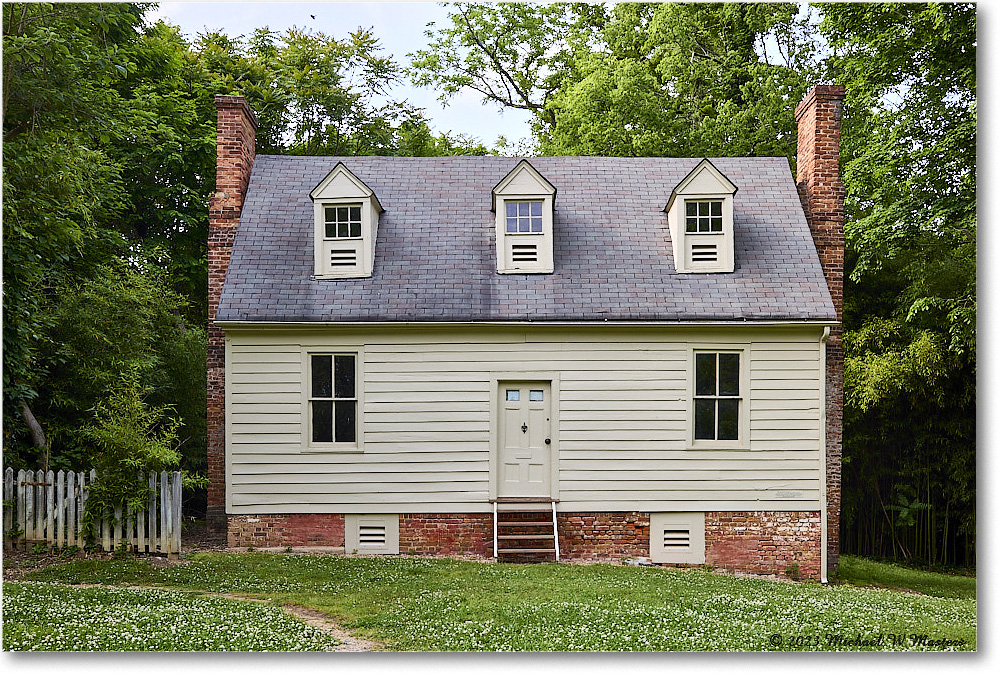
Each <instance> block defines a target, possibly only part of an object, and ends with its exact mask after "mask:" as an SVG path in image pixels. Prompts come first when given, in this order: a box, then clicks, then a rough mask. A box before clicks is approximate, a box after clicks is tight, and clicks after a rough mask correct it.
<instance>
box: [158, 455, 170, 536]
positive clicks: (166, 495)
mask: <svg viewBox="0 0 1000 675" xmlns="http://www.w3.org/2000/svg"><path fill="white" fill-rule="evenodd" d="M169 487H170V485H169V483H168V482H167V472H166V471H161V472H160V553H167V554H169V553H170V535H169V533H170V502H169V501H168V500H169V499H170V492H169Z"/></svg>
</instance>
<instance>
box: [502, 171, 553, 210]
mask: <svg viewBox="0 0 1000 675" xmlns="http://www.w3.org/2000/svg"><path fill="white" fill-rule="evenodd" d="M500 194H509V195H539V196H540V195H551V196H552V199H553V202H554V201H555V195H556V187H555V186H554V185H553V184H552V183H550V182H549V181H548V179H547V178H545V176H543V175H542V174H540V173H538V170H537V169H536V168H535V167H533V166H532V165H531V162H529V161H528V160H526V159H522V160H521V161H520V162H518V163H517V166H515V167H514V168H513V169H511V171H510V173H508V174H507V175H506V176H504V177H503V178H502V179H501V180H500V182H499V183H497V184H496V185H494V186H493V210H494V211H495V210H496V208H497V195H500Z"/></svg>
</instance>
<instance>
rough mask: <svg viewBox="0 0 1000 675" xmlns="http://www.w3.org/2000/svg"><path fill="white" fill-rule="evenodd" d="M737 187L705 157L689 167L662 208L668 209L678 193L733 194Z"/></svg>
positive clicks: (695, 194)
mask: <svg viewBox="0 0 1000 675" xmlns="http://www.w3.org/2000/svg"><path fill="white" fill-rule="evenodd" d="M738 189H739V188H737V187H736V186H735V185H733V182H732V181H731V180H729V178H727V177H726V174H724V173H722V172H721V171H719V170H718V169H717V168H715V165H714V164H712V162H710V161H709V160H708V158H707V157H706V158H705V159H703V160H701V161H700V162H698V165H697V166H696V167H694V168H693V169H691V172H690V173H688V175H686V176H684V178H683V179H682V180H681V182H680V183H678V184H677V186H676V187H675V188H674V189H673V191H671V193H670V198H669V199H667V205H666V206H665V207H664V208H663V210H664V211H669V210H670V207H672V206H673V205H674V200H676V199H677V196H678V195H682V194H683V195H692V196H697V195H717V194H728V195H734V194H736V191H737V190H738Z"/></svg>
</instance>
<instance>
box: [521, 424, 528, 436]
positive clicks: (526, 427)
mask: <svg viewBox="0 0 1000 675" xmlns="http://www.w3.org/2000/svg"><path fill="white" fill-rule="evenodd" d="M521 433H522V434H526V433H528V425H527V424H522V425H521Z"/></svg>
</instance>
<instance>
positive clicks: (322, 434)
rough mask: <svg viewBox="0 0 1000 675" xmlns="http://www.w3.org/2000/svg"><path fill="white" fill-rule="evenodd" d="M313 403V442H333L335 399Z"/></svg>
mask: <svg viewBox="0 0 1000 675" xmlns="http://www.w3.org/2000/svg"><path fill="white" fill-rule="evenodd" d="M351 403H353V401H351ZM311 405H312V426H313V429H312V439H313V443H332V442H333V401H313V402H312V404H311Z"/></svg>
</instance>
